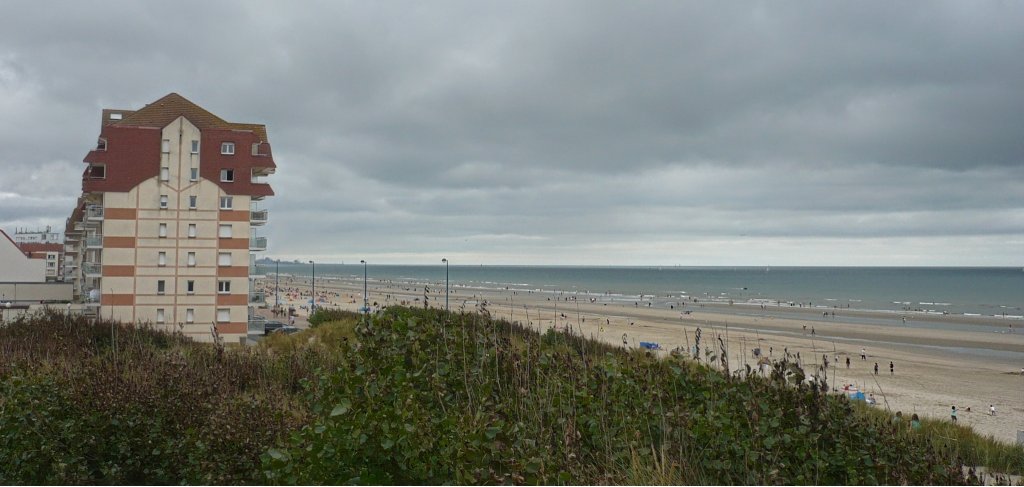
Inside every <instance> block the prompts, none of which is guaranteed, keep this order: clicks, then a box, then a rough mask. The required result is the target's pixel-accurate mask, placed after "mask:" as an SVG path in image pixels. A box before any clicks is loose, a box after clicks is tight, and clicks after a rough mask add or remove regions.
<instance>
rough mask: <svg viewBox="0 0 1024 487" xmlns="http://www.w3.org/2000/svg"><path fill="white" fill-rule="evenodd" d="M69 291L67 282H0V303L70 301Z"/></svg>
mask: <svg viewBox="0 0 1024 487" xmlns="http://www.w3.org/2000/svg"><path fill="white" fill-rule="evenodd" d="M71 289H72V286H71V283H68V282H19V283H15V282H0V303H6V302H8V301H10V302H12V303H21V304H34V303H39V302H40V301H47V302H49V301H71Z"/></svg>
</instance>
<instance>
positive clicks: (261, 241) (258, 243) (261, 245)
mask: <svg viewBox="0 0 1024 487" xmlns="http://www.w3.org/2000/svg"><path fill="white" fill-rule="evenodd" d="M249 250H267V237H249Z"/></svg>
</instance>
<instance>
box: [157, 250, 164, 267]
mask: <svg viewBox="0 0 1024 487" xmlns="http://www.w3.org/2000/svg"><path fill="white" fill-rule="evenodd" d="M156 265H158V266H160V267H164V266H166V265H167V252H160V253H159V254H157V258H156Z"/></svg>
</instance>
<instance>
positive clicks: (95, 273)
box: [82, 262, 103, 277]
mask: <svg viewBox="0 0 1024 487" xmlns="http://www.w3.org/2000/svg"><path fill="white" fill-rule="evenodd" d="M102 269H103V266H102V265H100V264H97V263H95V262H85V263H83V264H82V274H85V277H100V276H101V275H102Z"/></svg>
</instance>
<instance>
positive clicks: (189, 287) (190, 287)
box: [185, 281, 196, 294]
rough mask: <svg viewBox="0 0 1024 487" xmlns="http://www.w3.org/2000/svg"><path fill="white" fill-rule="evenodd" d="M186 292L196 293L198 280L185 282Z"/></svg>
mask: <svg viewBox="0 0 1024 487" xmlns="http://www.w3.org/2000/svg"><path fill="white" fill-rule="evenodd" d="M185 292H186V293H188V294H195V293H196V281H188V282H186V283H185Z"/></svg>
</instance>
